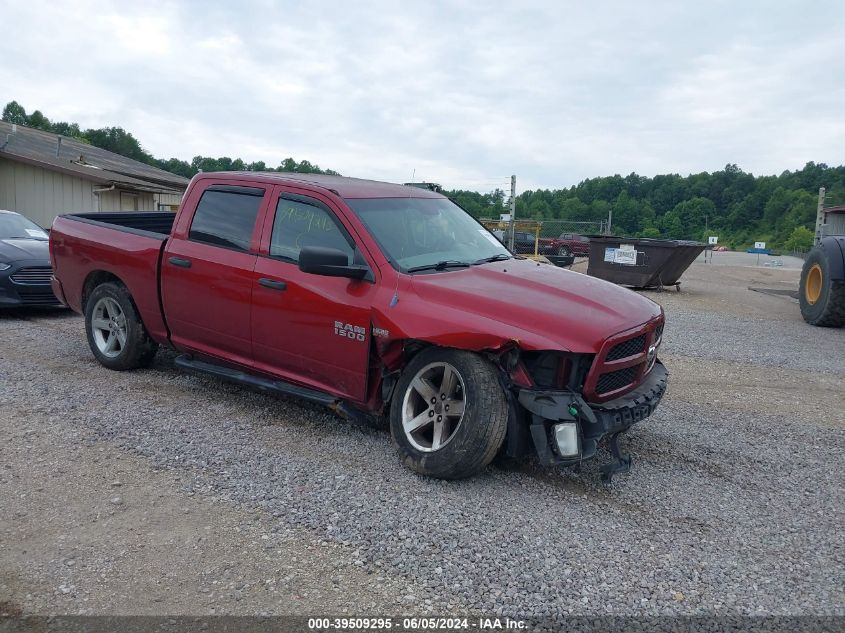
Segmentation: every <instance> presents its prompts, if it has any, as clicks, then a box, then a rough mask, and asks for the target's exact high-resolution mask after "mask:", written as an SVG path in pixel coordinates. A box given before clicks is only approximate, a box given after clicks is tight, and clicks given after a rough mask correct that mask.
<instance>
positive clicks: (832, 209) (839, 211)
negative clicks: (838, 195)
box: [824, 205, 845, 215]
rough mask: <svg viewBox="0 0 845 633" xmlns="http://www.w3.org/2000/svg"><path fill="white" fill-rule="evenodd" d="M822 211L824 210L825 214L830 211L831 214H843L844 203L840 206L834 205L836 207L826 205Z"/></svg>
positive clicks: (844, 210)
mask: <svg viewBox="0 0 845 633" xmlns="http://www.w3.org/2000/svg"><path fill="white" fill-rule="evenodd" d="M824 212H825V215H827V214H828V213H831V214H843V213H845V205H842V206H836V207H827V208H826V209H825V210H824Z"/></svg>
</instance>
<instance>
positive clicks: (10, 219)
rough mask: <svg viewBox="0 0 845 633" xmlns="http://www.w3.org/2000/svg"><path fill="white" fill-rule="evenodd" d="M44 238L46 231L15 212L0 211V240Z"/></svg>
mask: <svg viewBox="0 0 845 633" xmlns="http://www.w3.org/2000/svg"><path fill="white" fill-rule="evenodd" d="M12 239H22V240H46V239H48V237H47V233H46V231H44V229H42V228H41V227H40V226H38V225H37V224H36V223H35V222H30V221H29V220H27V219H26V218H25V217H23V216H22V215H18V214H17V213H3V212H0V240H12Z"/></svg>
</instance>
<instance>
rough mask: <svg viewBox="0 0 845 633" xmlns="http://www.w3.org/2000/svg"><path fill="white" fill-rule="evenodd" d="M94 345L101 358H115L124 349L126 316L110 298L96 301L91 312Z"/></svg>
mask: <svg viewBox="0 0 845 633" xmlns="http://www.w3.org/2000/svg"><path fill="white" fill-rule="evenodd" d="M91 331H92V333H93V335H94V343H95V344H96V345H97V349H98V350H100V353H101V354H102V355H103V356H106V357H108V358H116V357H117V356H120V353H121V352H122V351H123V348H124V347H126V315H125V314H124V313H123V310H121V309H120V305H119V304H118V303H117V301H115V300H114V299H112V298H110V297H103V298H102V299H100V300H99V301H97V303H96V305H95V306H94V310H93V311H92V312H91Z"/></svg>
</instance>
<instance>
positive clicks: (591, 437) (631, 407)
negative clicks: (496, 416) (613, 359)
mask: <svg viewBox="0 0 845 633" xmlns="http://www.w3.org/2000/svg"><path fill="white" fill-rule="evenodd" d="M668 378H669V372H668V371H666V368H665V367H664V366H663V364H662V363H661V362H660V361H655V364H654V367H653V368H652V370H651V371H650V372H649V373H648V375H647V376H646V378H645V380H644V381H643V382H642V383H641V384H640V385H639V386H638V387H637V388H636V389H634V390H633V391H630V392H628V393H626V394H625V395H624V396H621V397H619V398H616V399H615V400H610V401H608V402H605V403H602V404H600V405H598V404H593V405H590V404H587V402H585V401H584V399H583V398H582V396H581V395H580V394H577V393H575V392H573V391H566V390H565V391H544V390H535V389H521V390H520V391H519V394H518V400H519V403H520V404H521V405H522V406H523V407H524V408H525V410H526V411H528V413H529V417H530V420H529V430H530V435H531V440H532V442H533V444H534V449H535V451H536V455H537V458H538V459H539V460H540V462H541V463H542V464H544V465H566V464H575V463H578V462H581V461H583V460H585V459H590V458H591V457H594V456H595V454H596V450H597V446H598V442H599V440H601V439H602V438H603V437H604V436H610V449H611V453H612V454H613V456H614V458H615V459H616V461H615V462H612V463H611V464H608V465H606V466H604V467H602V471H603V476H604V478H605V479H607V480H609V479H610V478H611V477H612V476H613V475H614V474H615V473H617V472H624V471H626V470H628V469H629V468H630V465H631V458H630V457H629V456H626V455H623V454H622V453H621V451H620V450H619V445H618V439H619V435H620V434H622V433H624V432H625V431H627V430H628V429H630V428H631V426H633V425H634V424H636V423H637V422H640V421H641V420H644V419H645V418H647V417H649V416H650V415H651V414H652V413H653V412H654V410H655V409H656V408H657V405H658V404H659V403H660V400H661V399H662V398H663V394H664V393H665V392H666V385H667V382H668ZM566 423H569V424H570V425H571V424H574V425H575V428H576V429H577V440H578V444H577V448H576V449H574V450H571V451H570V452H569V453H567V454H561V450H560V448H559V446H558V443H557V442H556V441H555V439H554V436H555V432H554V427H555V426H556V425H558V426H559V425H561V424H566Z"/></svg>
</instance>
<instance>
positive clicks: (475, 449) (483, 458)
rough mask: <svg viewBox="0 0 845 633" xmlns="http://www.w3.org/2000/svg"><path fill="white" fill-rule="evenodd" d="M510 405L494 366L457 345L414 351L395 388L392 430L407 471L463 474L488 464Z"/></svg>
mask: <svg viewBox="0 0 845 633" xmlns="http://www.w3.org/2000/svg"><path fill="white" fill-rule="evenodd" d="M507 421H508V406H507V400H506V398H505V394H504V392H503V390H502V386H501V384H500V382H499V379H498V370H497V369H496V367H494V366H493V364H492V363H491V362H490V361H488V360H487V359H485V358H483V357H482V356H479V355H478V354H473V353H471V352H465V351H460V350H451V349H440V348H431V349H428V350H425V351H423V352H420V353H419V354H418V355H417V356H415V357H414V358H413V359H412V360H411V362H410V363H408V366H407V367H406V368H405V370H404V371H403V372H402V376H401V377H400V379H399V382H398V383H397V385H396V389H395V390H394V392H393V399H392V401H391V405H390V431H391V435H392V436H393V440H394V441H395V442H396V444H397V446H398V447H399V450H400V451H401V453H402V456H403V460H404V463H405V465H407V466H408V467H409V468H410V469H411V470H413V471H415V472H417V473H420V474H421V475H428V476H430V477H437V478H440V479H463V478H466V477H471V476H472V475H475V474H476V473H478V472H479V471H480V470H482V469H483V468H484V467H485V466H487V465H488V464H489V463H490V462H491V461H492V460H493V458H494V457H495V456H496V453H497V452H498V451H499V448H500V447H501V446H502V442H503V441H504V438H505V432H506V430H507Z"/></svg>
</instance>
